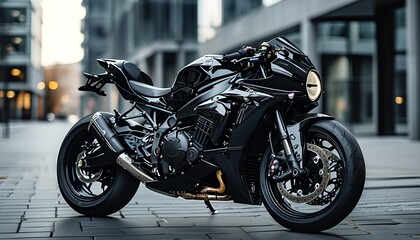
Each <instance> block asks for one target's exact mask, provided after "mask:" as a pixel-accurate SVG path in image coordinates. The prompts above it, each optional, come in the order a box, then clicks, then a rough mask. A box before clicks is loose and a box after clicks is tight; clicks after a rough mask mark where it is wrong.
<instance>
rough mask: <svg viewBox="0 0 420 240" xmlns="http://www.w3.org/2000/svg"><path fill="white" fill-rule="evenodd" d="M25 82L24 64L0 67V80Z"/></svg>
mask: <svg viewBox="0 0 420 240" xmlns="http://www.w3.org/2000/svg"><path fill="white" fill-rule="evenodd" d="M4 80H7V81H8V82H25V81H26V67H24V66H7V67H0V82H4Z"/></svg>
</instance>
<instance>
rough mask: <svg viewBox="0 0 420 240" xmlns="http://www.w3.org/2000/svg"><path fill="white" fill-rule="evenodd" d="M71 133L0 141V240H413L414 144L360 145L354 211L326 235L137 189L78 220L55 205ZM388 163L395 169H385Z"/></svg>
mask: <svg viewBox="0 0 420 240" xmlns="http://www.w3.org/2000/svg"><path fill="white" fill-rule="evenodd" d="M70 127H71V126H70V125H69V124H68V123H64V122H53V123H47V122H29V123H14V124H13V126H12V134H11V138H9V139H4V138H0V239H51V238H56V239H63V240H65V239H69V240H70V239H72V240H75V239H76V240H82V239H86V240H88V239H89V240H91V239H95V240H108V239H276V238H277V239H291V238H294V239H327V240H328V239H418V238H420V173H419V172H420V171H419V170H420V167H419V164H415V161H418V160H415V159H418V155H420V143H419V142H410V141H407V140H405V139H402V138H360V139H359V142H360V143H361V146H362V148H363V150H364V153H365V158H366V163H367V167H368V171H367V172H368V180H367V183H366V188H365V191H364V193H363V195H362V198H361V200H360V202H359V204H358V206H357V207H356V209H355V210H354V211H353V213H351V214H350V216H348V217H347V218H346V219H345V220H344V221H343V222H342V223H340V224H339V225H338V226H336V227H334V228H332V229H330V230H327V231H324V232H323V233H321V234H301V233H294V232H291V231H289V230H287V229H285V228H283V227H282V226H280V225H278V224H277V223H276V222H275V221H274V220H272V219H271V217H270V216H269V214H268V213H267V212H266V211H265V209H264V207H263V206H249V205H242V204H234V203H232V202H213V204H214V206H215V208H216V209H217V210H218V211H219V213H218V214H215V215H212V214H210V212H209V210H208V209H207V208H206V206H205V205H204V203H203V202H202V201H194V200H184V199H181V198H171V197H167V196H163V195H159V194H156V193H154V192H151V191H149V190H148V189H146V188H145V187H144V186H143V185H141V186H140V188H139V191H138V192H137V194H136V195H135V197H134V198H133V200H132V201H131V202H130V203H129V204H128V205H127V206H126V207H125V208H123V209H122V210H121V211H120V212H118V213H115V214H113V215H112V216H110V217H107V218H90V217H84V216H81V215H79V214H78V213H76V212H75V211H73V210H72V209H71V208H70V207H69V206H68V205H67V204H66V203H65V201H64V200H63V198H62V197H61V195H60V193H59V190H58V187H57V181H56V173H55V168H56V163H55V161H56V156H57V153H58V149H59V146H60V144H61V140H62V139H63V138H64V135H65V133H66V132H67V131H68V130H69V128H70ZM0 130H2V129H1V127H0ZM391 148H393V149H392V150H390V149H391ZM398 151H404V153H403V154H398V153H396V152H398ZM398 156H402V157H403V158H397V157H398ZM393 161H394V162H398V165H397V166H396V167H395V168H391V169H388V168H389V167H390V166H393V164H394V163H393ZM410 164H411V165H410ZM413 164H414V165H413Z"/></svg>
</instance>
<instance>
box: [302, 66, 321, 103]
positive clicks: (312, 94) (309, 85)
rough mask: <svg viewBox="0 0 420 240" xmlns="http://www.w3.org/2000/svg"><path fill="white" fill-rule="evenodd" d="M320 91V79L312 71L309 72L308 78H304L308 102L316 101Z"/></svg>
mask: <svg viewBox="0 0 420 240" xmlns="http://www.w3.org/2000/svg"><path fill="white" fill-rule="evenodd" d="M321 91H322V86H321V79H320V78H319V76H318V74H317V73H316V72H315V71H314V70H310V71H309V73H308V76H306V93H308V98H309V100H311V101H316V100H318V98H319V95H321Z"/></svg>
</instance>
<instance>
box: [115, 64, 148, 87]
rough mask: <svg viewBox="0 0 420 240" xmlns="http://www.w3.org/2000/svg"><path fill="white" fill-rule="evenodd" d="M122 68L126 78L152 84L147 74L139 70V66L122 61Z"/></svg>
mask: <svg viewBox="0 0 420 240" xmlns="http://www.w3.org/2000/svg"><path fill="white" fill-rule="evenodd" d="M122 69H123V71H124V73H125V75H126V76H127V78H128V79H130V80H135V81H138V82H142V83H146V84H149V85H152V86H153V82H152V79H150V77H149V75H147V74H146V73H144V72H143V71H141V70H140V68H139V67H137V66H136V65H135V64H134V63H132V62H130V61H124V63H123V64H122Z"/></svg>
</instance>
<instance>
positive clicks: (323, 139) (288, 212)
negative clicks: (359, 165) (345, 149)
mask: <svg viewBox="0 0 420 240" xmlns="http://www.w3.org/2000/svg"><path fill="white" fill-rule="evenodd" d="M307 143H308V144H307V145H309V146H311V145H314V146H316V147H315V148H316V149H322V151H323V156H324V157H326V158H327V162H328V166H327V169H328V170H327V171H328V179H327V181H326V182H325V181H324V183H325V184H326V186H323V191H321V192H319V194H317V195H316V196H314V197H311V198H309V199H306V201H303V200H301V199H303V197H302V198H298V197H295V199H293V198H291V197H290V196H289V195H288V194H287V193H289V194H290V195H291V194H295V195H297V193H298V191H299V189H297V188H294V187H295V186H297V185H299V184H293V183H290V182H285V183H284V182H281V183H278V182H275V181H274V180H273V179H272V178H271V177H268V178H267V185H268V197H269V198H270V200H271V202H272V203H273V204H274V205H275V207H276V209H277V210H278V211H280V212H281V213H282V215H285V216H288V217H291V218H295V219H301V220H305V219H308V218H310V217H316V216H317V215H320V214H322V213H323V212H325V211H327V210H328V209H329V208H330V207H331V206H332V205H333V204H334V202H335V200H336V199H338V196H339V194H340V188H341V186H342V182H343V172H342V170H343V168H344V161H343V159H344V158H343V156H344V155H343V153H342V150H341V149H340V148H339V147H338V146H339V145H338V144H337V142H336V141H335V140H334V139H332V138H331V137H329V136H327V135H325V134H322V133H319V132H312V133H311V132H310V133H308V136H307ZM308 152H309V151H307V156H311V155H310V154H308ZM308 158H310V157H307V158H306V160H304V167H307V166H308V165H310V164H308ZM311 161H312V159H311ZM309 163H310V161H309ZM306 169H307V170H308V167H307V168H306ZM311 171H312V172H313V171H316V168H313V169H312V170H310V169H309V172H311ZM267 172H268V169H267ZM324 180H325V179H324ZM290 181H292V180H290ZM304 184H305V183H304V181H302V182H301V183H300V187H301V188H303V187H304ZM318 187H319V186H318ZM307 189H315V187H313V188H311V186H307ZM285 191H287V193H286V194H285ZM313 191H314V192H316V191H315V190H313ZM308 195H309V194H308Z"/></svg>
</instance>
